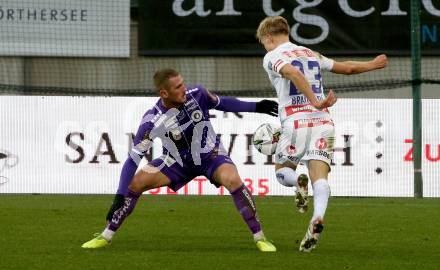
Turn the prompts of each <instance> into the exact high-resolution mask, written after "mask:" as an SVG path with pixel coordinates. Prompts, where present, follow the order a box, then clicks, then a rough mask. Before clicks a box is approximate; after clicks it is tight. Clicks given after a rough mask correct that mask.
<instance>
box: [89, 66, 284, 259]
mask: <svg viewBox="0 0 440 270" xmlns="http://www.w3.org/2000/svg"><path fill="white" fill-rule="evenodd" d="M154 84H155V87H156V89H157V91H158V93H159V96H160V99H159V100H158V102H157V103H156V105H155V106H154V107H153V108H152V109H150V110H149V111H147V112H146V113H145V115H144V117H143V119H142V122H141V125H140V127H139V129H138V131H137V134H136V136H135V138H134V140H133V145H134V146H133V147H132V151H131V152H130V156H129V157H128V159H127V160H126V161H125V163H124V166H123V168H122V172H121V177H120V181H119V187H118V191H117V194H116V196H115V199H114V201H113V204H112V206H111V208H110V210H109V212H108V214H107V218H106V219H107V222H108V223H107V226H106V227H105V229H104V231H103V232H102V233H101V234H99V235H98V236H96V237H95V238H93V239H92V240H90V241H88V242H86V243H84V244H83V245H82V247H83V248H92V249H93V248H102V247H105V246H107V245H109V244H110V242H111V240H112V237H113V235H114V234H115V232H116V231H117V230H118V229H119V227H120V226H121V224H122V223H123V222H124V220H125V218H127V216H129V215H130V214H131V212H132V211H133V209H134V207H135V206H136V203H137V201H138V199H139V197H140V195H141V194H142V193H143V192H145V191H147V190H150V189H154V188H158V187H163V186H168V187H170V188H171V189H173V190H174V191H177V190H179V189H180V188H181V187H183V186H184V185H185V184H186V183H188V182H190V181H191V180H192V179H193V178H195V177H196V176H199V175H203V176H206V177H207V178H208V179H210V181H211V183H212V184H214V185H215V186H217V187H219V186H224V187H225V188H226V189H227V190H228V191H229V192H230V193H231V196H232V198H233V201H234V204H235V206H236V208H237V210H238V212H239V213H240V215H241V216H242V218H243V220H244V221H245V222H246V224H247V226H248V227H249V229H250V231H251V232H252V234H253V238H254V241H255V243H256V245H257V248H258V249H259V250H260V251H263V252H274V251H276V247H275V246H274V245H273V244H272V243H270V242H269V241H267V240H266V237H265V235H264V233H263V230H262V228H261V224H260V221H259V219H258V215H257V210H256V205H255V201H254V200H253V197H252V194H251V193H250V192H249V190H248V189H247V188H246V186H245V185H244V184H243V181H242V180H241V178H240V176H239V174H238V171H237V168H236V167H235V165H234V163H233V162H232V160H231V159H230V157H229V156H228V154H227V152H226V151H225V149H224V147H223V145H222V143H221V142H220V139H219V137H218V136H217V134H216V133H215V132H214V130H213V128H212V126H211V122H210V121H209V110H210V109H217V110H221V111H225V112H257V113H266V114H269V115H272V116H277V114H278V104H277V103H276V102H275V101H271V100H262V101H259V102H245V101H240V100H238V99H235V98H231V97H222V96H217V95H215V94H212V93H210V92H209V91H207V90H206V89H205V88H204V87H203V86H201V85H196V86H191V87H186V86H185V84H184V81H183V78H182V76H181V75H180V74H179V73H178V72H177V71H175V70H173V69H163V70H159V71H157V72H156V73H155V75H154ZM154 138H160V139H161V140H162V145H163V155H162V156H161V157H159V158H157V159H154V160H152V161H150V162H149V163H148V165H146V166H145V167H144V168H142V169H141V170H139V171H138V172H137V173H136V174H135V172H136V170H137V168H138V165H139V162H140V160H141V159H142V158H143V156H144V155H145V154H146V152H147V150H148V149H149V148H150V147H151V145H152V142H153V139H154Z"/></svg>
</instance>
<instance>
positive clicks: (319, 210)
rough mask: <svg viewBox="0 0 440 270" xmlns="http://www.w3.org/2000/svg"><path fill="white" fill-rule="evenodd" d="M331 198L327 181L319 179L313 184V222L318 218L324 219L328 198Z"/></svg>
mask: <svg viewBox="0 0 440 270" xmlns="http://www.w3.org/2000/svg"><path fill="white" fill-rule="evenodd" d="M329 197H330V186H329V185H328V181H327V180H326V179H318V180H316V181H315V183H313V200H314V202H313V205H314V209H313V217H312V222H313V221H315V220H316V219H317V218H320V219H322V220H323V219H324V215H325V210H326V209H327V203H328V198H329Z"/></svg>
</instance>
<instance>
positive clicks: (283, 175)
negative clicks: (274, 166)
mask: <svg viewBox="0 0 440 270" xmlns="http://www.w3.org/2000/svg"><path fill="white" fill-rule="evenodd" d="M275 175H276V176H277V180H278V182H280V184H281V185H283V186H286V187H296V180H298V174H297V173H296V172H295V171H294V170H293V169H292V168H289V167H283V168H281V169H278V170H276V172H275Z"/></svg>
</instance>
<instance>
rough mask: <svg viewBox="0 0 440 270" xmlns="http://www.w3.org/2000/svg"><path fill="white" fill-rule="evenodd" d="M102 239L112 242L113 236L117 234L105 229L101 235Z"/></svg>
mask: <svg viewBox="0 0 440 270" xmlns="http://www.w3.org/2000/svg"><path fill="white" fill-rule="evenodd" d="M101 235H102V237H104V238H105V239H106V240H107V241H111V240H112V238H113V235H115V232H114V231H112V230H110V229H109V228H107V227H106V228H105V229H104V231H103V232H102V233H101Z"/></svg>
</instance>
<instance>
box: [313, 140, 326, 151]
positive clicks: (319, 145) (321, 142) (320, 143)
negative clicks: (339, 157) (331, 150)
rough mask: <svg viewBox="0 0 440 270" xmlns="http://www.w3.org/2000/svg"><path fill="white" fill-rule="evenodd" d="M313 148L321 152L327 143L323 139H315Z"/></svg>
mask: <svg viewBox="0 0 440 270" xmlns="http://www.w3.org/2000/svg"><path fill="white" fill-rule="evenodd" d="M315 147H316V148H318V149H319V150H323V149H326V148H327V141H326V140H325V139H324V138H320V139H317V140H316V142H315Z"/></svg>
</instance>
